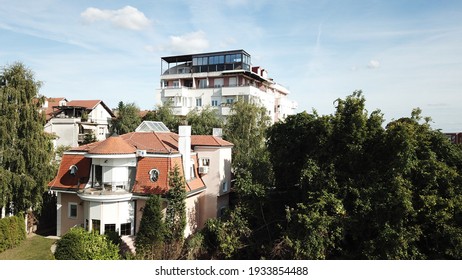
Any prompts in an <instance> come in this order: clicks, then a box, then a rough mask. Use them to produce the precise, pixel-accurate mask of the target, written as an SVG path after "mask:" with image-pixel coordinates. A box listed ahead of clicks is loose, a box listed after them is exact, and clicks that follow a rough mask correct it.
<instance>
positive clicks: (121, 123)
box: [111, 101, 141, 135]
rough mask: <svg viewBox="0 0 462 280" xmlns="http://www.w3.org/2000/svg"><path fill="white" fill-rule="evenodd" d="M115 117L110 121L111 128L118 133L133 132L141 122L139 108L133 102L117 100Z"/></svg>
mask: <svg viewBox="0 0 462 280" xmlns="http://www.w3.org/2000/svg"><path fill="white" fill-rule="evenodd" d="M115 111H116V112H117V117H116V118H115V119H114V120H113V121H112V126H111V130H112V132H115V133H117V134H119V135H122V134H125V133H129V132H133V131H135V129H136V128H137V127H138V126H139V125H140V123H141V117H140V109H139V108H138V106H136V105H135V103H127V104H125V103H123V102H122V101H120V102H119V104H118V106H117V109H116V110H115Z"/></svg>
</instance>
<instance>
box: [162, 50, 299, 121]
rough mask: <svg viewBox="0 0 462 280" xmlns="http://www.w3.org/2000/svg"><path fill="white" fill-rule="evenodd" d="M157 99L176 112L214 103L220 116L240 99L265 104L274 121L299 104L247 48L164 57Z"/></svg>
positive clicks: (292, 110) (183, 114) (213, 106)
mask: <svg viewBox="0 0 462 280" xmlns="http://www.w3.org/2000/svg"><path fill="white" fill-rule="evenodd" d="M156 94H157V100H160V101H161V102H162V103H165V102H171V104H172V107H173V111H174V114H175V115H179V116H185V115H186V114H188V113H189V112H190V111H192V110H195V109H196V110H201V109H202V108H204V107H206V106H211V107H212V108H213V109H215V110H217V112H218V113H219V115H221V116H227V115H229V114H230V105H231V104H232V103H233V102H235V101H236V100H238V99H243V100H245V101H246V102H252V103H255V104H259V105H262V106H264V107H265V108H266V109H267V112H268V115H269V116H270V118H271V120H272V122H276V121H278V120H282V119H284V118H285V117H287V116H288V115H291V114H294V113H295V109H296V108H297V104H296V103H295V102H294V101H291V100H289V98H288V95H289V90H288V89H287V88H285V87H283V86H282V85H280V84H278V83H276V82H275V81H274V80H273V79H271V78H270V77H269V76H268V71H267V70H266V69H264V68H262V67H260V66H253V65H252V63H251V56H250V54H248V53H247V52H245V51H244V50H232V51H222V52H211V53H201V54H187V55H177V56H168V57H162V58H161V76H160V89H158V90H157V92H156Z"/></svg>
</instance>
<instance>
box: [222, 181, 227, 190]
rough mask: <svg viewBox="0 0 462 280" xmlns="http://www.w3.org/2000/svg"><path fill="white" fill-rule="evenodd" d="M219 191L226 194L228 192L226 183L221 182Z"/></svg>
mask: <svg viewBox="0 0 462 280" xmlns="http://www.w3.org/2000/svg"><path fill="white" fill-rule="evenodd" d="M221 191H222V192H227V191H228V184H227V182H226V181H225V182H223V184H222V185H221Z"/></svg>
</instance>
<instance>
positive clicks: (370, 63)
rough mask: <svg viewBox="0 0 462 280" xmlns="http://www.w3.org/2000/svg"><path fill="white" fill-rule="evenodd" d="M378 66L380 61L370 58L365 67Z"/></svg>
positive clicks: (374, 67)
mask: <svg viewBox="0 0 462 280" xmlns="http://www.w3.org/2000/svg"><path fill="white" fill-rule="evenodd" d="M379 67H380V62H379V61H378V60H371V61H369V63H368V64H367V68H370V69H377V68H379Z"/></svg>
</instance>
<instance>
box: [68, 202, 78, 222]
mask: <svg viewBox="0 0 462 280" xmlns="http://www.w3.org/2000/svg"><path fill="white" fill-rule="evenodd" d="M68 217H69V218H70V219H77V203H73V202H69V212H68Z"/></svg>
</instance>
